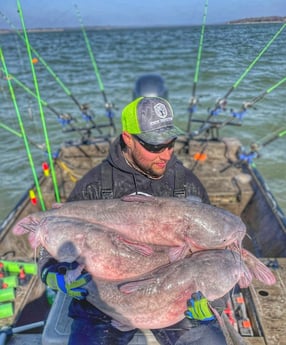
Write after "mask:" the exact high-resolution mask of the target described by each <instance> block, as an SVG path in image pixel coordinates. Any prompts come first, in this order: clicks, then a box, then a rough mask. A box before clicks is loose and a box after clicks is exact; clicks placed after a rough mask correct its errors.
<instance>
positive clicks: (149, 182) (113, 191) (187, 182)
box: [40, 97, 226, 345]
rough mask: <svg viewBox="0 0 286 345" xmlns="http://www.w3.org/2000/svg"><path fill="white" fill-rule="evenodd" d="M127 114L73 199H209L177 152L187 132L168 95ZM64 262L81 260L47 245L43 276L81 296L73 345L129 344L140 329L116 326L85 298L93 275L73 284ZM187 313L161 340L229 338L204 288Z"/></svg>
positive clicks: (146, 100) (137, 104) (145, 100)
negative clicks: (66, 278) (58, 255)
mask: <svg viewBox="0 0 286 345" xmlns="http://www.w3.org/2000/svg"><path fill="white" fill-rule="evenodd" d="M121 120H122V133H121V135H120V136H119V137H118V138H117V139H115V141H114V142H113V143H112V144H111V146H110V152H109V155H108V157H107V159H106V160H105V161H103V162H102V163H101V164H100V165H98V166H96V167H95V168H93V169H91V170H90V171H89V172H88V173H87V174H86V175H85V176H84V177H83V178H82V179H81V180H80V181H79V182H78V183H77V184H76V186H75V188H74V190H73V191H72V193H71V195H70V197H69V199H68V201H78V200H93V199H103V198H120V197H122V196H124V195H128V194H139V193H144V194H149V195H150V194H151V195H154V196H161V197H188V196H195V197H198V198H200V199H201V200H202V202H205V203H209V199H208V195H207V193H206V191H205V189H204V187H203V186H202V184H201V182H200V181H199V179H198V178H197V177H196V176H195V175H194V174H193V173H192V172H191V171H190V170H188V169H186V168H185V167H184V166H183V165H182V163H181V162H180V161H179V160H178V159H177V158H176V157H175V155H174V144H175V140H176V138H177V137H178V136H179V135H180V134H181V133H182V132H181V131H180V130H179V129H178V128H177V127H175V126H174V124H173V110H172V107H171V105H170V104H169V102H168V101H166V100H165V99H162V98H159V97H139V98H137V99H135V100H134V101H133V102H131V103H130V104H128V105H127V106H126V107H125V108H124V109H123V111H122V118H121ZM59 265H60V267H61V268H62V267H63V265H66V266H65V268H66V270H73V269H74V268H75V267H76V264H72V265H71V264H65V263H60V264H59V263H57V262H56V261H55V260H54V259H52V258H49V256H48V255H47V253H46V252H45V251H44V250H42V251H41V257H40V266H41V267H43V269H42V280H43V281H44V282H45V283H46V284H47V285H49V286H51V287H53V288H54V289H58V290H62V291H64V292H66V293H69V294H70V295H71V296H73V297H75V299H73V301H72V303H71V305H70V309H69V315H70V316H71V317H72V318H73V319H74V321H73V324H72V330H71V335H70V339H69V345H75V344H77V345H78V344H94V345H125V344H128V343H129V341H130V340H131V339H132V337H133V336H134V334H135V332H136V330H133V329H132V330H130V329H129V330H123V328H121V327H120V329H119V327H118V328H116V327H114V326H113V325H112V324H111V321H112V320H111V319H110V317H109V316H107V315H105V314H103V313H102V312H101V311H100V310H98V309H97V308H96V307H94V306H93V305H91V304H90V303H88V302H87V301H86V300H85V299H84V295H85V293H86V291H85V289H84V284H85V283H86V282H87V281H88V279H89V278H88V275H86V274H83V275H82V276H80V277H79V278H78V279H77V280H75V281H74V282H72V283H71V284H65V283H63V274H62V273H65V272H59V270H58V268H59ZM220 302H221V301H218V303H219V304H220ZM222 308H223V306H222ZM186 309H187V306H186ZM138 312H140V311H138ZM162 313H164V310H162ZM186 316H187V318H186V319H184V320H183V321H182V322H180V323H179V324H177V325H175V326H173V327H170V328H169V329H161V330H153V334H154V335H155V337H156V339H157V340H158V342H159V343H160V344H162V345H167V344H168V345H169V344H201V345H202V344H206V345H210V344H215V345H223V344H226V342H225V340H224V336H223V334H222V332H221V330H220V328H219V327H218V323H217V320H216V319H215V318H214V316H213V314H212V312H211V311H210V310H209V308H208V306H207V301H206V300H205V299H204V298H202V296H201V295H200V294H199V293H197V294H196V295H195V296H194V298H193V299H191V300H190V303H189V304H188V310H187V311H186ZM202 321H203V322H202ZM206 321H207V322H206Z"/></svg>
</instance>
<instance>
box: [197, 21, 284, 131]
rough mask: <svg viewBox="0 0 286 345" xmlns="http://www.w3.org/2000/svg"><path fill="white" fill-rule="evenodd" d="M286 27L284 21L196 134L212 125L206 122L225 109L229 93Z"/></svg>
mask: <svg viewBox="0 0 286 345" xmlns="http://www.w3.org/2000/svg"><path fill="white" fill-rule="evenodd" d="M285 27H286V23H284V24H283V25H282V26H281V27H280V29H279V30H278V31H277V32H276V33H275V35H274V36H273V37H272V38H271V39H270V40H269V41H268V43H267V44H266V45H265V47H264V48H263V49H262V50H261V51H260V52H259V54H258V55H257V56H256V58H255V59H254V60H253V61H252V62H251V63H250V64H249V65H248V66H247V68H246V69H245V70H244V72H243V73H242V74H241V76H240V77H239V78H238V79H237V81H236V82H235V83H234V84H233V85H232V86H231V87H230V89H229V90H228V91H227V93H226V94H225V95H224V97H222V98H221V99H219V100H218V101H217V102H216V105H215V109H213V110H211V111H210V114H209V116H208V117H207V119H206V120H205V121H204V122H203V123H202V125H201V126H200V128H199V129H198V131H196V133H194V134H195V135H198V134H200V133H201V132H203V131H204V130H206V129H208V128H209V127H210V126H205V125H206V123H207V122H208V121H209V119H210V118H211V117H212V116H214V115H217V114H218V111H219V110H220V109H224V108H225V106H226V104H227V98H228V97H229V95H230V94H231V93H232V92H233V91H234V90H235V89H236V88H237V87H238V86H239V84H240V83H241V82H242V80H243V79H244V78H245V77H246V75H247V74H248V73H249V72H250V71H251V69H252V68H253V67H254V66H255V65H256V63H257V61H258V60H259V59H260V58H261V57H262V55H263V54H264V53H265V52H266V50H267V49H268V48H269V47H270V46H271V44H272V43H273V42H274V41H275V39H276V38H277V37H278V36H279V35H280V34H281V32H282V31H283V30H284V28H285Z"/></svg>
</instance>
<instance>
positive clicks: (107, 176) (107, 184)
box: [101, 161, 114, 199]
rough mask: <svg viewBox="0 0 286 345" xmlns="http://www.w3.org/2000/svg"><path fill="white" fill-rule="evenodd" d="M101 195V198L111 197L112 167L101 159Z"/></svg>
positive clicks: (112, 194)
mask: <svg viewBox="0 0 286 345" xmlns="http://www.w3.org/2000/svg"><path fill="white" fill-rule="evenodd" d="M101 196H102V199H113V197H114V193H113V167H112V166H111V165H110V164H109V163H108V162H107V161H103V162H102V164H101Z"/></svg>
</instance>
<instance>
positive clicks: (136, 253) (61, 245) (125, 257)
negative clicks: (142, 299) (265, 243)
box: [17, 216, 275, 285]
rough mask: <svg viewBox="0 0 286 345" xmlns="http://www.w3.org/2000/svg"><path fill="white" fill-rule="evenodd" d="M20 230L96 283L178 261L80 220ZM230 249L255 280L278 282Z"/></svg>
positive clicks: (45, 221) (47, 220)
mask: <svg viewBox="0 0 286 345" xmlns="http://www.w3.org/2000/svg"><path fill="white" fill-rule="evenodd" d="M17 229H18V230H17V233H18V234H19V233H25V232H27V231H28V232H29V240H30V243H31V245H32V247H33V248H35V247H37V246H38V245H42V246H43V247H44V248H45V249H46V250H47V251H48V252H49V253H50V255H52V256H53V257H54V258H55V259H57V260H58V261H60V262H73V261H77V262H78V263H79V264H80V265H81V266H82V267H83V268H84V269H85V270H87V271H88V272H89V273H90V274H91V275H92V276H93V278H94V279H105V280H121V279H130V278H134V277H137V276H139V275H142V274H144V273H147V272H150V271H152V270H153V269H155V268H157V267H159V266H162V265H165V264H167V263H169V262H172V261H175V260H178V257H176V256H172V255H171V254H172V250H171V249H170V247H168V246H157V245H145V244H144V243H141V242H134V241H132V242H131V244H130V243H129V240H128V238H124V237H123V236H122V235H121V234H118V233H117V232H114V231H112V230H111V229H110V228H105V227H104V226H103V225H101V224H94V223H90V222H86V221H84V220H82V219H80V218H72V217H62V216H47V217H43V218H42V219H41V220H40V221H38V220H37V219H36V220H35V219H34V221H33V222H32V221H31V222H30V223H25V224H24V225H23V227H18V228H17ZM209 246H210V248H209V249H222V248H223V247H224V243H222V244H221V245H217V244H216V243H215V244H212V243H209ZM216 246H217V247H216ZM229 248H232V249H233V250H234V251H236V252H238V253H239V254H240V255H242V256H243V259H244V261H245V262H246V264H247V265H248V268H249V269H250V271H251V274H252V276H253V277H255V278H256V279H258V280H260V281H262V282H263V283H265V284H268V285H269V284H273V283H274V282H275V278H274V276H273V274H272V272H271V271H270V270H269V268H267V267H266V266H265V265H264V264H263V263H262V262H261V261H259V260H258V259H257V258H256V257H255V256H253V255H252V254H251V253H249V252H248V251H247V250H245V249H243V248H238V247H237V246H236V245H235V244H233V245H232V244H231V245H230V246H229ZM195 251H198V250H197V249H196V248H195ZM170 252H171V254H170ZM188 254H190V253H186V255H188Z"/></svg>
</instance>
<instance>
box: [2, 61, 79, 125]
mask: <svg viewBox="0 0 286 345" xmlns="http://www.w3.org/2000/svg"><path fill="white" fill-rule="evenodd" d="M0 70H3V69H1V68H0ZM9 78H11V79H12V80H13V81H14V82H15V83H16V84H17V85H19V86H20V87H21V88H23V89H24V90H25V91H26V92H27V93H28V94H30V95H31V96H33V97H34V98H36V99H37V98H38V97H37V95H36V94H35V93H34V92H33V91H32V90H31V89H30V88H28V86H26V85H25V84H24V83H22V82H21V81H20V80H19V79H17V78H16V77H15V76H13V75H12V74H10V75H9ZM40 102H41V103H42V105H43V106H44V107H47V108H48V109H49V110H50V111H51V112H53V113H54V114H55V115H56V116H57V118H58V122H59V123H60V124H62V126H64V125H66V124H68V125H70V127H71V128H72V129H73V130H76V128H75V127H74V126H73V125H72V124H71V121H76V119H74V118H73V117H72V116H71V115H70V114H60V113H59V112H58V111H57V110H55V109H54V108H53V107H52V106H51V105H50V104H48V103H47V102H46V101H44V100H43V99H42V98H40Z"/></svg>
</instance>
